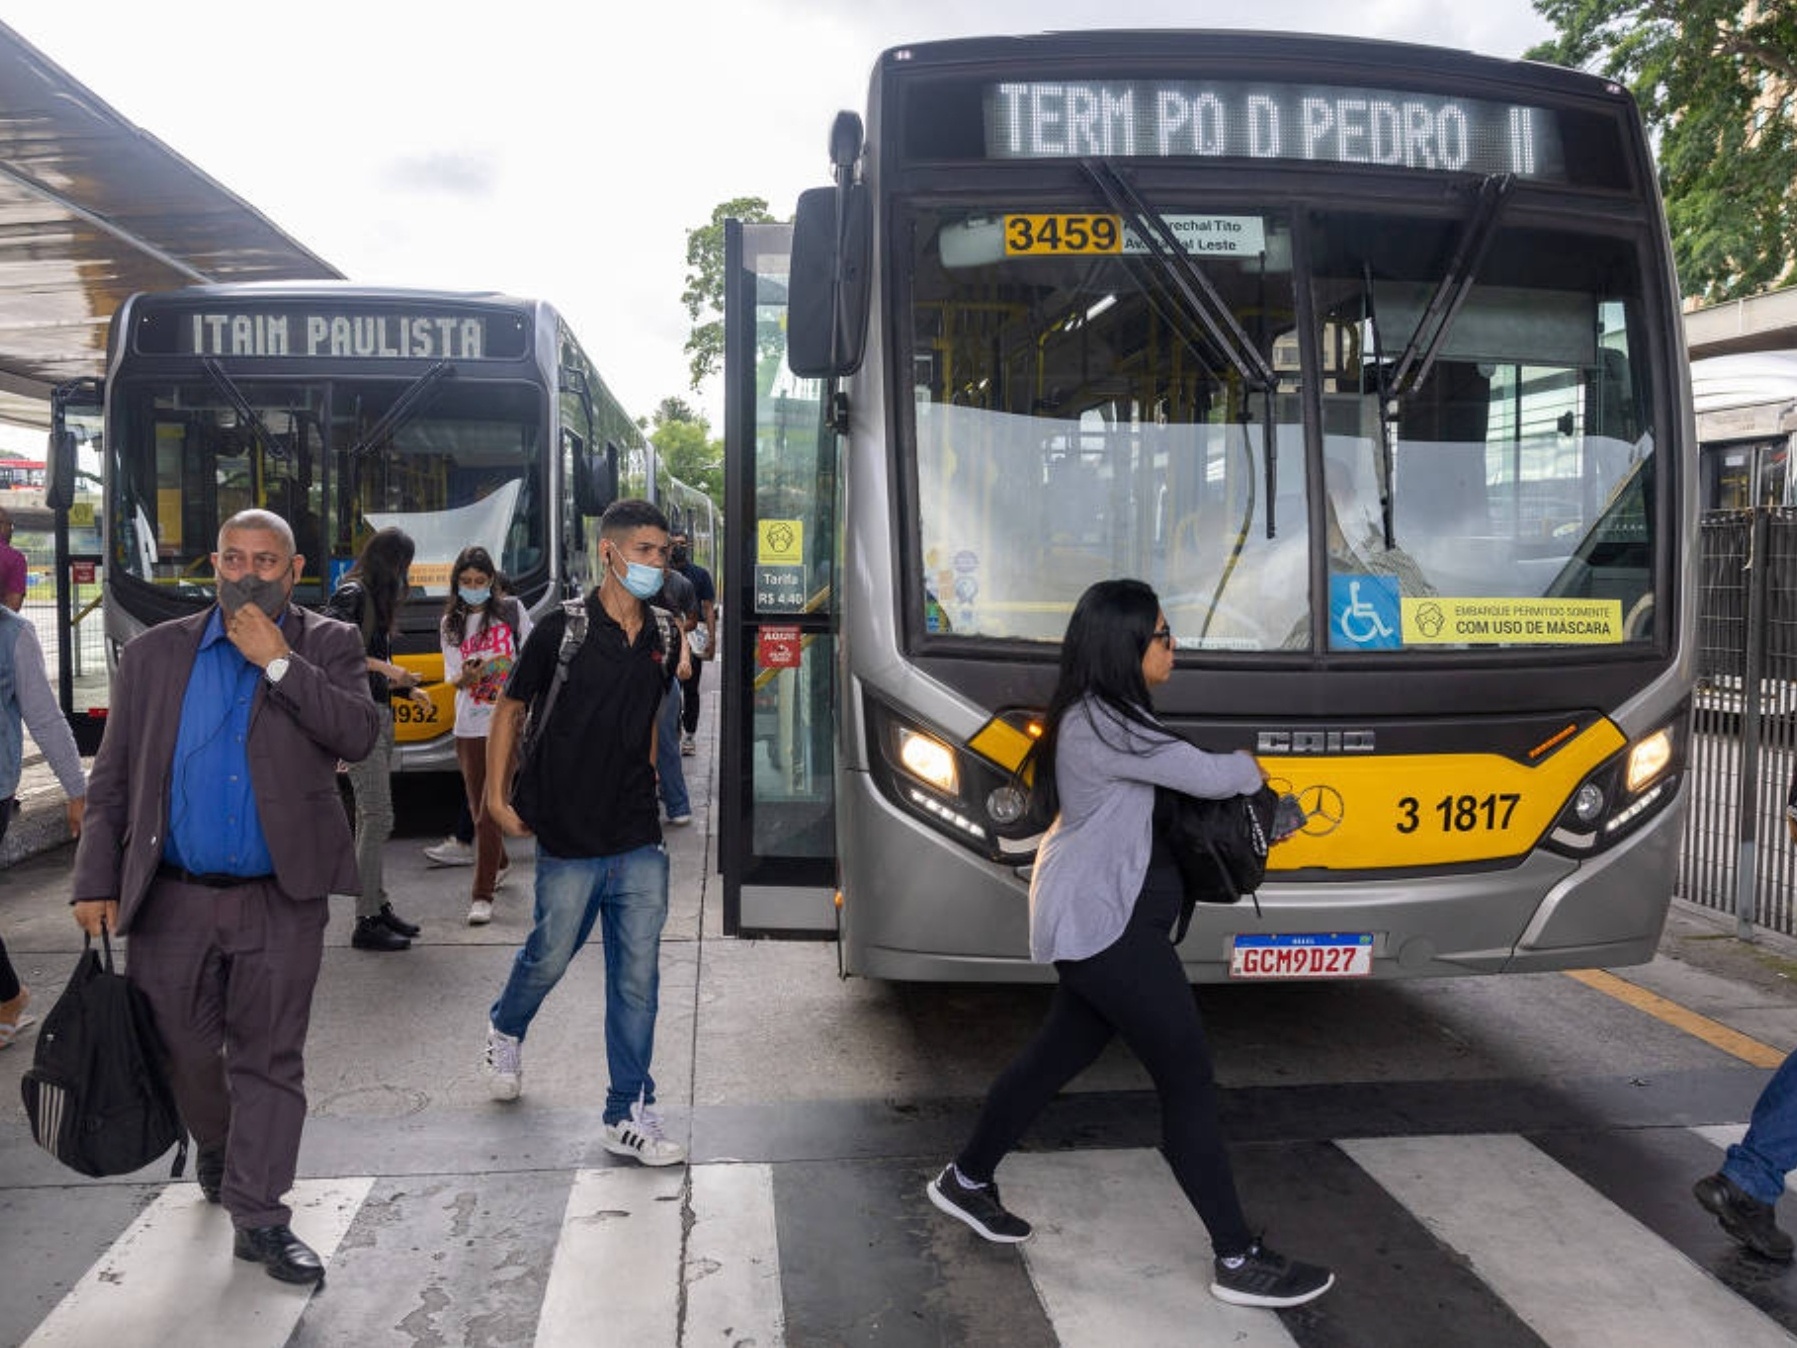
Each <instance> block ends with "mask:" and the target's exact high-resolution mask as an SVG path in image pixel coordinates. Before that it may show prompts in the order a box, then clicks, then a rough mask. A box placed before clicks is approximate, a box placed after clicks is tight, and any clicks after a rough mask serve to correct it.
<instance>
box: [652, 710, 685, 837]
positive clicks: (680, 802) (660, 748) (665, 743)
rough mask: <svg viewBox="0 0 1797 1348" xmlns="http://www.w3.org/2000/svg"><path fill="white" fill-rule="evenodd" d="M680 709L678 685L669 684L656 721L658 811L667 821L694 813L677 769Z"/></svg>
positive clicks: (681, 772)
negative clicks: (663, 812) (659, 803)
mask: <svg viewBox="0 0 1797 1348" xmlns="http://www.w3.org/2000/svg"><path fill="white" fill-rule="evenodd" d="M680 708H681V702H680V685H679V684H678V683H671V684H669V685H668V691H667V692H666V693H665V694H663V696H662V699H661V715H660V716H659V717H658V718H657V719H656V722H655V746H656V747H655V771H656V773H657V774H658V775H659V776H660V778H661V783H660V791H661V808H662V809H664V810H666V811H667V812H668V818H669V819H678V818H680V816H681V815H683V814H691V813H692V812H693V805H692V798H691V797H690V796H688V795H687V792H686V771H685V769H683V768H682V767H681V766H680Z"/></svg>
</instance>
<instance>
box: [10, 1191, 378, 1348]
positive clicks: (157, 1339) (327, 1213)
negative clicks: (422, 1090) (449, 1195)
mask: <svg viewBox="0 0 1797 1348" xmlns="http://www.w3.org/2000/svg"><path fill="white" fill-rule="evenodd" d="M373 1185H374V1180H373V1179H372V1178H370V1177H368V1176H357V1177H354V1178H349V1179H329V1180H302V1181H300V1182H299V1183H298V1184H296V1185H294V1186H293V1191H292V1192H291V1193H290V1194H288V1195H287V1203H288V1206H290V1207H291V1208H292V1209H293V1233H294V1234H295V1235H296V1236H298V1237H299V1238H300V1239H301V1240H303V1241H305V1242H306V1244H308V1245H310V1246H311V1247H312V1248H313V1249H314V1250H317V1251H318V1255H319V1258H321V1259H323V1260H324V1261H325V1283H326V1285H327V1286H328V1285H329V1283H330V1262H331V1256H332V1255H333V1254H334V1253H336V1250H337V1246H338V1244H339V1243H340V1242H341V1241H342V1240H343V1233H344V1232H345V1231H347V1230H349V1225H350V1223H351V1222H352V1221H353V1220H354V1219H355V1215H356V1212H357V1211H358V1209H360V1208H361V1206H362V1201H363V1200H364V1199H365V1198H367V1197H368V1191H369V1189H370V1188H372V1187H373ZM311 1294H312V1289H311V1288H310V1287H296V1286H293V1285H292V1284H290V1283H283V1282H276V1281H275V1280H274V1279H273V1278H271V1277H269V1276H268V1274H267V1272H266V1271H265V1270H264V1269H263V1267H262V1265H260V1264H252V1263H250V1262H249V1261H248V1260H244V1259H237V1258H235V1257H233V1255H232V1253H231V1218H230V1215H229V1214H228V1213H226V1212H225V1210H224V1209H223V1208H219V1207H214V1206H213V1205H212V1204H210V1203H208V1202H207V1201H206V1200H205V1199H204V1198H202V1197H201V1196H200V1187H199V1185H197V1184H171V1185H169V1186H168V1187H167V1188H166V1189H164V1190H163V1191H162V1193H161V1194H160V1195H158V1196H157V1198H156V1201H155V1202H153V1203H151V1204H150V1206H149V1207H147V1208H145V1209H144V1210H143V1212H142V1213H141V1214H139V1216H138V1218H137V1220H136V1221H134V1222H133V1223H131V1225H130V1226H128V1227H126V1228H125V1232H124V1234H123V1235H121V1236H120V1237H119V1238H118V1239H117V1240H115V1241H113V1243H112V1246H111V1248H109V1249H108V1250H107V1251H106V1253H105V1254H104V1255H102V1256H101V1257H100V1258H99V1259H98V1260H96V1261H95V1262H94V1265H93V1267H91V1268H90V1269H88V1271H87V1274H86V1276H84V1277H83V1278H82V1279H81V1281H80V1282H78V1283H76V1284H75V1286H74V1287H73V1288H71V1289H70V1291H69V1294H68V1295H67V1296H66V1297H64V1298H63V1299H62V1301H61V1302H59V1303H58V1304H57V1307H56V1309H55V1310H53V1311H51V1312H50V1314H49V1315H48V1316H47V1317H46V1318H45V1319H44V1322H43V1323H42V1324H41V1325H39V1326H38V1328H37V1332H36V1333H35V1334H33V1335H32V1336H31V1337H30V1338H29V1339H27V1340H26V1348H52V1346H53V1345H58V1346H59V1345H68V1348H94V1345H95V1344H113V1345H117V1348H125V1345H128V1344H140V1343H141V1344H169V1343H177V1344H180V1345H181V1348H263V1345H267V1346H268V1348H276V1346H277V1345H280V1344H284V1343H286V1342H287V1340H288V1338H289V1337H290V1336H291V1335H292V1334H293V1328H294V1326H295V1325H297V1324H298V1323H299V1318H300V1314H301V1312H303V1311H304V1310H305V1309H306V1301H307V1299H308V1298H309V1297H310V1296H311ZM127 1326H128V1327H129V1328H128V1329H127V1328H126V1327H127Z"/></svg>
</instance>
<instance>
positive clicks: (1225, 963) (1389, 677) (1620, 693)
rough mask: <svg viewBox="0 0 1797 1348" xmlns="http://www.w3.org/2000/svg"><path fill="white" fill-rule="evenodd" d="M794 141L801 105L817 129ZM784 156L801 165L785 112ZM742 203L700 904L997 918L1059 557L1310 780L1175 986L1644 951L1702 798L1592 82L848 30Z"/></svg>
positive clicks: (1645, 273) (1580, 959)
mask: <svg viewBox="0 0 1797 1348" xmlns="http://www.w3.org/2000/svg"><path fill="white" fill-rule="evenodd" d="M821 149H822V147H821V146H820V151H821ZM820 158H821V155H820ZM829 162H830V165H831V168H832V169H833V173H834V179H835V181H834V183H833V185H831V186H827V187H822V188H818V189H815V190H813V191H811V192H807V193H806V194H805V195H804V196H803V197H802V198H801V199H800V202H799V206H798V210H797V214H796V218H795V220H794V222H793V223H792V225H791V226H738V227H735V228H733V229H732V230H731V231H730V232H729V237H728V241H729V246H730V251H729V259H728V260H729V267H730V272H729V300H730V304H731V308H730V309H729V311H728V315H727V327H728V333H727V359H728V380H729V391H728V401H727V404H726V415H727V437H726V443H727V454H728V473H729V478H728V490H729V492H730V493H731V499H732V500H733V501H734V502H736V503H737V508H736V510H735V511H734V512H733V513H734V514H736V515H737V516H738V521H737V527H736V528H735V529H734V530H733V535H734V545H733V547H732V549H731V556H730V584H729V587H728V603H727V606H726V607H727V611H728V613H729V621H730V626H729V627H728V628H727V644H731V643H733V647H732V649H731V651H730V653H729V654H730V658H729V659H728V660H727V662H726V665H725V675H726V682H725V686H724V697H725V723H724V729H725V735H726V740H725V744H724V749H723V752H724V773H723V779H722V781H723V787H724V790H725V791H726V792H727V797H726V802H725V803H726V811H725V814H724V831H723V835H722V838H721V850H720V857H721V862H722V866H723V869H724V878H725V920H726V923H727V926H728V928H729V929H731V930H738V931H742V932H765V933H785V934H801V933H810V934H819V935H824V936H827V937H831V938H834V939H836V940H837V941H838V942H839V943H840V952H841V953H840V958H841V965H842V968H843V970H844V971H845V972H846V973H851V974H864V975H869V976H873V977H879V978H889V979H931V980H935V979H951V980H996V979H1032V978H1047V977H1051V976H1052V971H1051V970H1048V969H1044V968H1040V967H1036V966H1033V965H1031V964H1030V963H1029V962H1028V957H1027V909H1028V904H1027V890H1028V883H1029V869H1030V863H1031V859H1032V857H1033V853H1034V846H1035V841H1036V839H1035V837H1034V836H1032V835H1033V834H1034V832H1035V830H1036V829H1038V828H1039V827H1040V823H1039V821H1036V820H1034V818H1033V815H1032V812H1031V811H1030V810H1029V808H1028V790H1027V788H1028V784H1027V782H1023V781H1021V780H1019V779H1018V778H1017V777H1016V776H1015V769H1016V767H1017V765H1018V763H1019V760H1020V759H1021V757H1022V754H1023V751H1024V750H1025V748H1026V747H1027V745H1028V744H1029V742H1030V739H1029V736H1030V727H1031V723H1032V720H1033V718H1035V717H1036V716H1037V715H1038V714H1039V713H1040V710H1041V708H1042V707H1043V705H1044V704H1045V702H1046V700H1047V696H1048V693H1049V690H1050V688H1051V687H1052V685H1053V680H1054V676H1055V669H1056V658H1057V643H1058V641H1059V639H1060V637H1061V634H1062V632H1063V630H1064V628H1065V625H1066V620H1067V616H1068V614H1069V612H1070V610H1071V607H1072V605H1073V602H1074V600H1075V598H1076V597H1077V596H1078V595H1079V594H1080V592H1081V591H1082V590H1083V589H1084V588H1085V587H1086V586H1087V585H1088V584H1090V583H1091V582H1092V581H1094V580H1097V579H1099V578H1101V577H1107V576H1136V577H1140V578H1142V579H1144V580H1147V581H1148V582H1150V583H1151V584H1153V585H1154V587H1155V588H1156V589H1157V590H1158V592H1159V593H1160V595H1161V596H1162V600H1163V603H1164V606H1165V609H1166V613H1167V616H1168V619H1169V622H1170V625H1171V627H1172V630H1173V632H1174V633H1175V634H1176V637H1177V668H1176V671H1175V673H1174V676H1173V679H1172V681H1171V682H1170V683H1169V684H1168V685H1167V686H1166V687H1164V688H1163V689H1161V690H1160V691H1159V692H1158V693H1157V696H1156V704H1157V708H1158V710H1159V711H1160V712H1161V713H1162V715H1163V716H1164V717H1165V718H1167V720H1168V721H1169V722H1170V723H1171V724H1172V725H1174V726H1175V727H1177V728H1178V729H1179V730H1180V731H1181V732H1182V733H1184V734H1186V735H1187V736H1189V737H1190V738H1191V739H1192V740H1194V741H1195V742H1197V743H1199V744H1201V745H1203V746H1204V747H1206V748H1210V749H1215V750H1227V749H1247V750H1250V751H1252V752H1254V753H1255V754H1257V755H1258V756H1259V758H1260V761H1261V763H1262V764H1263V765H1264V767H1265V768H1266V769H1267V771H1268V772H1269V773H1270V775H1271V778H1272V780H1273V781H1274V783H1275V784H1276V785H1278V786H1279V787H1280V788H1281V789H1283V790H1288V791H1290V792H1293V793H1295V794H1296V795H1297V796H1298V798H1299V800H1300V801H1301V802H1302V803H1303V805H1304V806H1305V808H1306V810H1307V811H1308V815H1309V818H1308V823H1307V824H1306V826H1305V828H1304V831H1303V832H1302V833H1301V834H1300V835H1298V836H1297V837H1295V838H1294V839H1292V840H1291V841H1289V842H1285V843H1282V844H1281V845H1279V846H1278V847H1276V848H1275V849H1274V851H1273V855H1272V863H1271V874H1270V875H1269V877H1268V881H1267V883H1266V885H1265V886H1264V887H1263V888H1262V890H1261V891H1260V894H1259V903H1258V906H1253V905H1248V904H1242V905H1238V906H1233V907H1225V906H1203V907H1201V908H1200V909H1199V911H1198V914H1197V918H1196V920H1195V921H1194V922H1193V923H1192V926H1191V929H1190V932H1189V934H1188V935H1187V937H1186V938H1185V940H1184V942H1183V945H1182V946H1181V953H1182V957H1183V959H1184V961H1185V965H1186V968H1187V970H1188V972H1189V974H1190V976H1191V977H1192V978H1193V979H1194V980H1221V979H1227V978H1267V977H1293V976H1328V977H1338V976H1372V977H1376V978H1378V977H1406V976H1424V975H1442V974H1468V973H1499V972H1506V971H1534V970H1544V969H1563V968H1571V967H1577V966H1589V965H1625V964H1632V963H1639V962H1642V961H1645V960H1647V959H1649V958H1650V957H1651V956H1652V955H1653V953H1654V949H1655V945H1656V941H1657V938H1658V936H1659V933H1660V929H1661V926H1662V923H1663V921H1664V918H1665V913H1666V909H1667V906H1668V902H1669V898H1670V894H1671V887H1672V879H1673V874H1674V871H1675V869H1676V864H1675V862H1676V856H1677V851H1678V845H1679V832H1680V821H1681V816H1682V814H1683V811H1684V802H1685V798H1686V795H1687V783H1686V773H1685V765H1686V755H1687V751H1688V734H1689V728H1688V727H1689V718H1690V707H1691V692H1692V682H1693V657H1692V628H1693V600H1694V595H1693V594H1692V592H1691V587H1690V585H1689V584H1688V583H1687V578H1686V573H1685V570H1684V562H1685V559H1686V558H1687V557H1688V556H1690V555H1691V551H1692V547H1693V543H1694V537H1695V529H1696V520H1697V513H1696V512H1697V496H1696V492H1695V490H1694V477H1693V468H1694V462H1695V456H1694V453H1693V448H1692V435H1691V425H1692V413H1691V407H1690V395H1689V389H1688V385H1687V381H1686V377H1685V357H1684V348H1683V336H1682V332H1681V328H1680V323H1679V313H1678V300H1679V296H1678V289H1677V284H1676V280H1675V277H1674V274H1673V267H1672V263H1671V260H1670V256H1669V249H1668V243H1667V236H1666V227H1665V223H1664V219H1663V216H1662V211H1661V205H1660V201H1659V198H1658V194H1657V189H1656V184H1655V174H1654V164H1653V160H1652V157H1651V155H1650V153H1649V150H1648V145H1647V141H1646V138H1645V135H1644V133H1643V129H1642V123H1641V120H1640V117H1639V115H1638V112H1637V110H1636V107H1635V105H1634V103H1633V101H1632V99H1631V98H1630V96H1629V94H1628V92H1627V91H1626V90H1625V89H1623V88H1622V87H1620V86H1619V85H1617V84H1615V83H1613V82H1610V81H1607V80H1604V79H1600V78H1597V77H1594V76H1591V75H1587V74H1582V73H1578V72H1575V71H1570V70H1563V69H1557V68H1553V67H1549V66H1544V65H1538V64H1531V63H1522V62H1513V61H1502V60H1495V59H1488V58H1484V57H1478V56H1474V55H1470V54H1467V53H1463V52H1456V51H1445V50H1436V49H1431V48H1424V47H1418V46H1409V45H1397V44H1391V43H1385V42H1376V41H1366V40H1356V39H1336V38H1320V37H1303V36H1292V35H1269V34H1254V33H1242V32H1111V33H1102V32H1085V33H1064V34H1054V35H1047V36H1038V37H1018V38H993V39H982V40H966V41H944V42H934V43H923V44H919V45H915V46H908V47H901V48H896V49H894V50H891V51H888V52H886V53H884V54H883V55H882V56H881V57H880V58H879V60H878V63H877V65H876V67H875V70H874V73H873V79H872V88H871V91H870V94H869V100H868V106H867V112H866V119H865V123H863V120H862V118H861V117H860V116H859V115H857V114H855V113H845V114H842V115H841V116H839V117H838V119H837V122H836V124H835V128H834V130H833V131H832V132H831V135H830V137H829Z"/></svg>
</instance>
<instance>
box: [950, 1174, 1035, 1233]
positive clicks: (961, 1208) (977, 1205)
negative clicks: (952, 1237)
mask: <svg viewBox="0 0 1797 1348" xmlns="http://www.w3.org/2000/svg"><path fill="white" fill-rule="evenodd" d="M924 1192H925V1193H927V1194H929V1196H930V1202H932V1203H934V1204H935V1205H936V1206H937V1207H939V1208H941V1209H942V1210H943V1211H944V1212H946V1213H947V1214H948V1215H949V1216H951V1217H954V1218H957V1219H959V1220H960V1221H963V1222H966V1223H967V1224H968V1225H969V1226H971V1227H972V1228H973V1229H974V1230H975V1231H978V1232H979V1233H980V1234H981V1235H982V1236H984V1237H985V1238H986V1239H987V1240H995V1241H997V1242H998V1243H999V1244H1001V1245H1015V1244H1017V1243H1018V1242H1019V1241H1024V1240H1028V1239H1029V1238H1030V1224H1029V1223H1028V1222H1026V1221H1024V1220H1023V1218H1021V1217H1019V1216H1017V1215H1016V1214H1015V1213H1011V1212H1006V1211H1005V1207H1004V1204H1003V1203H1000V1202H999V1201H998V1181H997V1180H988V1181H987V1182H986V1184H985V1185H984V1187H976V1186H974V1185H970V1184H963V1183H961V1179H960V1176H958V1175H956V1174H955V1168H954V1167H953V1166H952V1165H949V1166H944V1167H943V1168H942V1173H941V1174H940V1175H938V1176H936V1178H935V1179H933V1180H931V1181H930V1182H929V1183H928V1184H927V1185H925V1186H924Z"/></svg>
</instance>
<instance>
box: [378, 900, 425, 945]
mask: <svg viewBox="0 0 1797 1348" xmlns="http://www.w3.org/2000/svg"><path fill="white" fill-rule="evenodd" d="M374 920H375V921H376V922H379V923H380V924H381V925H382V926H384V927H386V929H387V930H388V931H391V932H397V933H398V934H399V935H401V936H404V937H405V938H406V939H407V940H410V939H411V938H412V937H414V936H416V935H418V933H420V932H421V931H423V930H424V928H423V927H421V926H419V925H418V924H417V923H416V922H407V921H406V920H405V919H404V918H403V917H401V916H400V915H399V914H398V913H396V912H394V911H393V905H392V904H390V903H383V904H382V905H381V911H380V912H378V913H376V914H375V915H374Z"/></svg>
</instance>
